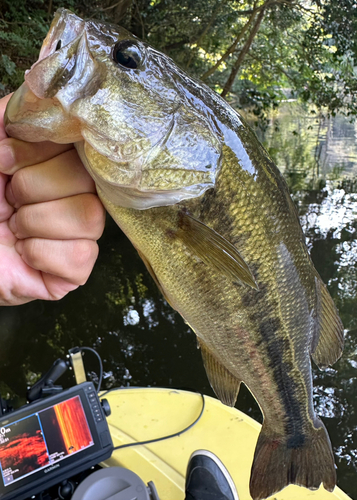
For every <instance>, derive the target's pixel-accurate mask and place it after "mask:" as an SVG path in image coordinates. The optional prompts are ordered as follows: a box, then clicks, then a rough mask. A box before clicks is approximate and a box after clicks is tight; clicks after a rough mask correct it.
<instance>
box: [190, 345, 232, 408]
mask: <svg viewBox="0 0 357 500" xmlns="http://www.w3.org/2000/svg"><path fill="white" fill-rule="evenodd" d="M199 346H200V348H201V353H202V359H203V365H204V367H205V370H206V373H207V377H208V380H209V383H210V384H211V387H212V389H213V390H214V392H215V394H216V396H217V397H218V398H219V399H220V400H221V401H222V403H224V404H225V405H227V406H234V404H235V402H236V400H237V396H238V392H239V387H240V384H241V381H240V380H238V379H237V378H235V377H234V376H233V375H232V374H231V373H230V372H229V371H228V370H227V368H225V367H224V366H223V365H222V364H221V363H219V361H217V359H216V358H215V357H214V356H213V354H211V353H210V351H209V350H208V349H207V347H206V346H205V345H204V344H203V343H202V342H201V341H199Z"/></svg>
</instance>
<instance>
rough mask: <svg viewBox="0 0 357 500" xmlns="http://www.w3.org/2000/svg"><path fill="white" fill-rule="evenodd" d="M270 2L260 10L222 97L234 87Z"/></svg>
mask: <svg viewBox="0 0 357 500" xmlns="http://www.w3.org/2000/svg"><path fill="white" fill-rule="evenodd" d="M268 3H269V0H268V2H266V4H265V5H264V6H263V8H262V9H261V11H260V12H259V15H258V18H257V20H256V22H255V24H254V26H253V28H252V31H251V32H250V34H249V37H248V39H247V41H246V42H245V44H244V46H243V48H242V50H241V51H240V53H239V56H238V59H237V60H236V62H235V64H234V66H233V68H232V71H231V74H230V75H229V77H228V80H227V81H226V84H225V86H224V88H223V90H222V93H221V96H222V97H225V96H226V95H227V94H228V92H229V91H230V90H231V88H232V85H233V82H234V80H235V77H236V76H237V74H238V71H239V69H240V67H241V64H242V62H243V60H244V58H245V56H246V55H247V53H248V51H249V49H250V46H251V45H252V43H253V40H254V37H255V35H256V34H257V33H258V30H259V28H260V25H261V22H262V20H263V18H264V15H265V11H266V8H267V6H268Z"/></svg>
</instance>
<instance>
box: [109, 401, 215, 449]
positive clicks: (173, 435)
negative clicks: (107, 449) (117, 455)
mask: <svg viewBox="0 0 357 500" xmlns="http://www.w3.org/2000/svg"><path fill="white" fill-rule="evenodd" d="M108 392H109V391H108ZM200 396H201V398H202V408H201V411H200V414H199V415H198V417H197V418H196V419H195V420H194V421H193V422H192V424H190V425H188V426H187V427H185V428H184V429H182V431H179V432H175V433H174V434H169V435H168V436H163V437H159V438H155V439H148V440H147V441H137V442H135V443H127V444H121V445H119V446H115V448H114V450H120V449H121V448H129V446H139V445H143V444H150V443H157V442H158V441H164V440H165V439H170V438H173V437H176V436H180V434H183V433H184V432H186V431H188V430H189V429H191V428H192V427H193V426H194V425H196V424H197V422H198V421H199V420H200V418H201V417H202V415H203V412H204V410H205V405H206V402H205V397H204V395H203V394H202V393H200Z"/></svg>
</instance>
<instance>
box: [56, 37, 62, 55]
mask: <svg viewBox="0 0 357 500" xmlns="http://www.w3.org/2000/svg"><path fill="white" fill-rule="evenodd" d="M61 47H62V40H58V42H57V45H56V48H55V52H56V50H60V48H61Z"/></svg>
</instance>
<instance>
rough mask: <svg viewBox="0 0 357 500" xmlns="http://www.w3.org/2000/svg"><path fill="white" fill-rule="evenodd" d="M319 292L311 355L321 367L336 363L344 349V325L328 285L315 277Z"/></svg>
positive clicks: (317, 292)
mask: <svg viewBox="0 0 357 500" xmlns="http://www.w3.org/2000/svg"><path fill="white" fill-rule="evenodd" d="M315 282H316V294H317V327H316V331H315V336H314V339H313V343H312V348H311V356H312V359H313V360H314V361H315V363H316V364H317V366H318V367H319V368H326V367H327V366H329V365H332V364H333V363H335V362H336V361H337V360H338V359H339V358H340V356H341V354H342V350H343V343H344V339H343V325H342V322H341V319H340V317H339V315H338V311H337V308H336V306H335V304H334V302H333V300H332V298H331V295H330V294H329V292H328V290H327V287H326V286H325V285H324V284H323V283H322V281H321V279H320V277H316V278H315Z"/></svg>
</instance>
